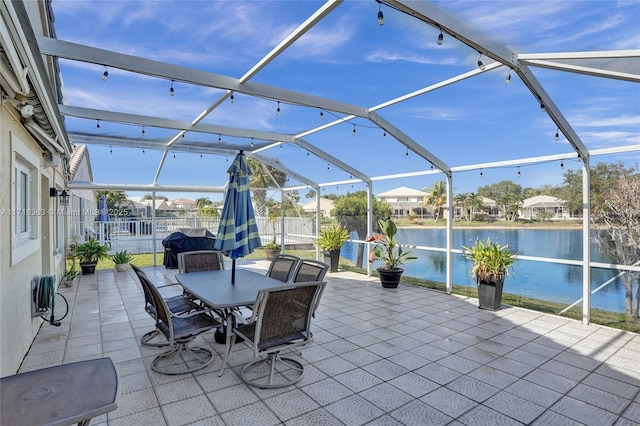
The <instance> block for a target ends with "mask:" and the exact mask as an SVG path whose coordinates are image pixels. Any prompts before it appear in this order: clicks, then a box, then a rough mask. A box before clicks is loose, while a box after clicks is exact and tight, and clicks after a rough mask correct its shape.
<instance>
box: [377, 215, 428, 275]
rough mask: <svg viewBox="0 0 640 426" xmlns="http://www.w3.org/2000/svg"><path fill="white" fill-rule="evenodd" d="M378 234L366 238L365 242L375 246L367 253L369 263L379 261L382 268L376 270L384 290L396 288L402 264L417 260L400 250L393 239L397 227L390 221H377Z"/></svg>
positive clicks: (401, 271)
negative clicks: (373, 243) (372, 243)
mask: <svg viewBox="0 0 640 426" xmlns="http://www.w3.org/2000/svg"><path fill="white" fill-rule="evenodd" d="M378 227H379V228H380V233H379V234H374V235H372V236H370V237H368V238H367V239H366V240H365V241H366V242H375V243H377V244H376V246H375V247H374V248H373V250H371V252H370V253H369V263H373V262H374V261H376V260H379V261H381V262H382V263H383V266H381V267H379V268H377V269H376V270H377V271H378V274H380V283H381V284H382V287H384V288H396V287H398V284H399V283H400V278H401V277H402V273H403V272H404V269H403V268H401V267H400V266H402V265H403V264H404V262H406V261H408V260H414V259H417V257H415V256H411V252H410V251H407V250H402V247H401V246H400V244H398V242H397V241H396V240H395V239H394V238H393V237H394V236H395V235H396V233H397V232H398V227H397V226H396V224H395V222H394V221H393V220H392V219H387V220H379V221H378Z"/></svg>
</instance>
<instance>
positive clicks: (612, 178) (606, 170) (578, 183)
mask: <svg viewBox="0 0 640 426" xmlns="http://www.w3.org/2000/svg"><path fill="white" fill-rule="evenodd" d="M632 172H633V169H632V168H631V169H626V168H625V167H624V164H622V163H621V162H618V163H612V164H607V163H602V162H600V163H598V164H596V165H595V166H594V167H591V190H590V197H591V210H592V212H598V211H602V210H603V209H604V208H605V197H604V194H605V193H606V192H607V191H608V190H609V189H610V188H612V187H614V186H615V185H616V184H617V182H618V181H619V180H620V179H621V178H622V177H623V176H626V175H629V174H631V173H632ZM557 196H558V197H559V198H562V199H563V200H565V201H566V204H565V208H566V209H567V210H568V211H569V212H570V213H571V214H578V215H580V214H582V204H583V203H582V169H578V170H571V169H569V170H567V171H566V172H565V173H564V186H563V187H562V188H561V189H560V190H559V195H557Z"/></svg>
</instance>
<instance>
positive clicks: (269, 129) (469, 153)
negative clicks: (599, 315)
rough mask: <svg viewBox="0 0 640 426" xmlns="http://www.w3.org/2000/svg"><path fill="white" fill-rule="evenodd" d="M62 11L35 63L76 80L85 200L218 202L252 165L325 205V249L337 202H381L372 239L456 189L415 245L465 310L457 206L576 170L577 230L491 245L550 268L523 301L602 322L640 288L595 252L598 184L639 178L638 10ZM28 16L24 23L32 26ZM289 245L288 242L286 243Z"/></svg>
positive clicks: (66, 105) (571, 5) (518, 5)
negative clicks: (106, 196) (328, 200)
mask: <svg viewBox="0 0 640 426" xmlns="http://www.w3.org/2000/svg"><path fill="white" fill-rule="evenodd" d="M46 6H47V7H48V8H49V12H50V17H51V19H52V20H54V28H55V33H53V34H51V35H50V36H49V37H43V36H35V35H33V34H31V36H32V39H31V40H28V43H29V46H30V47H31V48H32V49H33V50H34V51H38V50H39V52H40V53H41V54H43V55H45V57H46V58H48V62H47V64H48V65H49V66H51V67H55V69H56V70H57V71H58V72H59V76H60V79H59V81H58V83H59V85H58V93H57V97H58V106H57V108H58V109H59V111H60V113H61V114H62V115H63V116H64V121H65V126H66V134H67V137H68V140H69V141H70V142H71V143H72V144H75V145H86V146H87V147H88V148H89V151H90V154H91V164H92V173H93V178H94V179H93V181H92V182H89V181H78V180H71V181H69V182H67V188H69V189H70V190H72V191H73V190H87V189H88V190H120V191H125V192H126V193H127V194H133V193H139V194H146V193H149V194H153V197H154V198H155V197H156V196H157V195H160V194H162V195H171V194H187V195H189V194H192V195H193V198H197V197H203V196H204V197H210V198H211V199H214V200H221V199H222V196H223V193H224V191H225V185H226V184H227V178H228V174H227V169H228V167H229V165H230V162H231V161H232V160H233V158H234V156H235V155H236V154H237V153H238V152H239V151H240V150H242V151H244V153H245V154H246V155H247V157H248V158H250V159H253V160H257V161H259V162H260V163H261V164H263V165H264V166H268V169H266V170H272V169H275V170H279V171H280V172H282V173H284V175H285V176H286V179H285V181H284V183H282V182H280V183H278V182H276V181H275V180H274V181H273V182H268V188H266V191H267V194H268V197H273V198H274V199H275V200H276V201H277V202H282V200H284V199H285V198H286V197H288V196H289V194H295V195H296V196H297V197H299V198H300V199H303V198H304V197H305V196H306V195H307V194H312V195H313V194H315V200H317V203H318V204H317V205H318V208H317V209H316V211H317V214H316V217H315V218H314V219H315V221H314V222H315V223H314V224H313V226H311V227H308V229H309V232H310V236H311V237H313V236H316V235H317V232H318V224H319V222H320V214H319V211H320V208H319V206H320V196H326V195H330V194H336V195H344V194H348V193H354V192H356V191H365V192H366V194H367V200H368V207H369V209H368V210H369V213H368V214H367V215H366V216H362V217H361V221H363V222H366V227H365V229H367V230H368V234H371V233H372V232H374V221H375V218H374V216H373V214H372V205H373V199H374V198H375V196H376V194H377V193H381V192H384V191H387V190H389V189H391V188H395V187H401V186H404V187H410V188H414V189H420V190H421V189H424V188H429V187H432V186H433V185H434V184H435V183H436V182H444V183H445V185H446V200H447V204H446V205H445V206H444V207H445V208H444V210H443V211H444V212H445V213H444V220H446V222H447V226H446V227H445V228H441V229H440V230H439V231H438V233H433V234H430V233H427V232H423V231H420V232H418V231H415V230H414V231H412V230H402V232H401V234H400V235H399V237H402V238H404V240H402V238H400V240H401V241H400V242H401V243H404V244H408V245H411V246H412V250H416V252H417V253H419V257H420V260H419V261H417V262H415V264H416V266H413V268H414V272H413V274H415V276H416V277H417V278H426V277H427V276H428V277H430V278H433V279H438V280H441V281H443V282H445V283H446V288H447V291H448V292H450V291H451V289H452V286H453V284H456V283H460V282H461V281H462V282H466V283H467V284H469V285H472V283H471V282H470V278H469V277H468V273H466V271H467V270H468V265H467V264H466V263H465V261H464V260H463V258H462V256H461V255H460V253H461V248H460V246H461V244H468V242H469V240H473V239H475V238H476V237H477V236H479V235H480V232H472V231H471V230H469V229H465V230H464V232H462V231H460V232H459V231H458V230H457V228H456V226H455V224H454V220H453V216H452V212H453V210H454V208H453V202H454V201H453V200H454V197H455V195H456V194H460V193H470V192H477V189H478V187H480V186H485V185H491V184H495V183H498V182H501V181H505V180H512V181H514V182H517V184H519V185H521V186H522V187H523V188H543V187H545V186H546V187H553V186H557V185H560V184H562V183H563V179H564V177H565V173H566V172H567V170H573V171H574V172H575V173H577V174H580V175H581V179H580V185H581V191H582V197H583V199H582V211H581V212H580V213H581V214H580V215H579V216H581V218H580V219H578V220H579V221H580V223H581V228H580V229H577V230H576V231H575V232H572V233H571V234H570V235H569V234H563V233H559V234H555V235H552V236H551V237H550V239H549V240H544V241H538V240H536V239H537V238H539V237H540V235H539V234H534V233H533V232H535V231H531V232H530V233H529V234H526V235H525V234H523V233H513V234H506V233H497V232H492V231H483V232H489V235H490V236H497V237H498V238H499V239H500V242H502V243H505V244H511V245H513V246H515V247H517V248H518V258H519V260H520V262H519V263H520V264H522V265H526V264H528V265H533V266H532V267H531V269H529V270H526V271H525V270H517V271H516V273H515V274H514V277H513V278H510V280H512V282H515V283H518V282H519V283H521V284H518V285H514V287H516V288H519V290H521V291H522V292H523V293H524V294H525V295H526V294H528V295H532V296H533V295H535V297H539V298H542V299H546V300H558V299H559V297H558V295H556V294H554V293H553V292H554V291H555V290H554V289H556V288H560V287H564V286H571V288H572V289H571V291H569V292H568V294H567V295H566V296H567V297H566V304H567V305H571V304H572V303H576V304H578V305H580V304H581V305H582V307H583V321H584V322H588V321H589V315H590V307H591V304H592V302H591V301H592V297H594V298H595V297H598V296H592V290H594V289H596V288H597V287H599V286H601V285H602V284H604V283H606V282H607V281H610V282H611V283H613V284H611V285H610V286H609V287H608V288H609V289H610V288H612V286H619V283H618V284H616V281H615V279H613V278H615V276H616V275H618V274H624V273H634V272H635V273H637V272H640V267H638V265H637V264H627V265H619V264H615V265H614V264H612V262H611V260H610V259H609V258H607V257H606V256H603V255H601V254H600V253H598V252H597V250H598V248H597V247H596V246H593V245H592V244H590V241H591V238H592V233H593V225H592V224H591V221H590V216H591V210H590V192H589V189H590V187H591V181H590V170H591V168H592V167H593V166H594V165H595V164H597V163H601V162H602V163H605V164H618V163H621V164H623V165H624V167H626V168H632V167H634V165H635V164H636V163H637V161H638V159H639V158H640V139H639V137H638V135H639V134H640V101H639V99H640V90H639V86H638V83H639V82H640V30H639V29H638V27H637V22H638V19H640V5H639V4H638V3H637V2H608V1H602V2H576V1H570V2H569V1H560V2H553V3H545V4H541V3H540V2H529V1H523V2H506V1H498V2H476V1H473V2H471V1H461V2H441V1H435V2H426V1H394V0H389V1H386V0H385V1H382V0H370V1H346V2H343V1H338V0H335V1H326V2H319V1H264V2H199V1H194V2H176V3H173V2H144V1H143V2H84V1H60V0H55V1H53V2H51V3H49V2H47V3H46ZM24 7H25V6H20V5H16V6H15V15H16V16H17V17H18V18H24V17H23V16H21V14H24V13H25V12H24ZM266 174H267V175H268V173H266ZM253 189H254V190H259V189H264V188H253ZM311 199H313V198H311ZM427 222H428V223H427ZM425 224H431V222H430V221H425ZM454 228H455V229H454ZM281 231H282V232H281ZM300 232H302V231H300ZM278 234H280V235H279V236H278V238H281V239H282V238H284V234H285V232H284V229H279V230H278ZM463 234H464V235H463ZM482 235H485V234H482ZM364 238H365V236H364V235H358V236H355V235H354V236H353V239H354V241H356V242H357V241H363V240H364ZM514 239H519V240H518V241H516V240H514ZM545 241H546V242H545ZM548 241H551V243H549V242H548ZM529 243H530V244H529ZM571 243H575V245H574V246H572V249H571V250H572V251H571V253H570V254H567V253H568V252H567V250H564V249H563V247H564V246H565V245H570V244H571ZM548 244H554V246H555V245H557V246H558V247H556V248H554V249H551V248H550V247H548ZM532 247H535V249H534V248H532ZM576 247H577V248H576ZM349 250H352V251H353V250H354V248H353V247H352V246H347V248H346V251H345V252H344V253H343V255H344V256H348V255H349V253H347V252H349ZM549 253H552V255H550V254H549ZM636 260H638V259H636ZM548 265H561V266H562V267H563V268H566V269H562V270H560V271H559V272H558V271H555V270H553V271H551V270H549V271H548V274H547V275H545V276H544V278H537V277H535V276H532V273H531V272H528V271H530V270H534V271H535V270H536V269H539V270H545V271H547V267H548ZM374 266H375V265H374ZM409 267H410V266H409V265H407V268H409ZM370 270H371V265H369V271H370ZM434 271H437V274H434ZM460 271H463V272H460ZM410 272H411V270H410V269H408V271H407V273H410ZM429 274H431V275H429ZM540 280H544V281H545V284H548V283H549V282H552V283H553V285H551V286H549V287H542V284H541V283H540V282H539V281H540ZM523 283H524V284H523ZM567 283H570V284H567ZM507 285H509V284H507ZM605 287H606V286H605ZM505 291H510V290H509V289H508V288H507V289H505ZM558 291H560V290H558ZM607 291H608V290H607ZM613 293H614V294H615V295H616V296H614V297H616V298H619V297H623V293H624V292H623V291H622V293H621V292H620V288H618V291H614V292H613ZM594 294H601V293H598V292H596V293H594ZM621 294H622V295H621ZM563 301H565V300H563ZM609 309H614V310H615V308H611V307H609Z"/></svg>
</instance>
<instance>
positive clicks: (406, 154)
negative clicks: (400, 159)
mask: <svg viewBox="0 0 640 426" xmlns="http://www.w3.org/2000/svg"><path fill="white" fill-rule="evenodd" d="M404 158H409V147H407V152H405V153H404Z"/></svg>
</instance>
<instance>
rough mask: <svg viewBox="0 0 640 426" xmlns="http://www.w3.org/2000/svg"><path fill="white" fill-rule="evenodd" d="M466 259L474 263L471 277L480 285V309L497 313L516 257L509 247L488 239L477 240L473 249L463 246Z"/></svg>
mask: <svg viewBox="0 0 640 426" xmlns="http://www.w3.org/2000/svg"><path fill="white" fill-rule="evenodd" d="M462 249H463V253H464V257H465V258H466V259H469V260H471V261H473V265H472V267H471V276H472V277H473V278H475V279H476V283H477V284H478V301H479V307H480V309H488V310H492V311H497V310H498V309H500V304H501V302H502V288H503V285H504V279H505V277H507V276H509V275H510V274H509V268H510V267H511V266H512V265H513V264H514V263H515V261H516V257H515V254H514V253H511V250H510V249H509V246H508V245H504V246H501V245H500V244H498V243H497V242H494V241H491V239H490V238H487V240H486V241H482V240H480V239H478V240H476V242H475V244H474V245H473V247H465V246H462Z"/></svg>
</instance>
